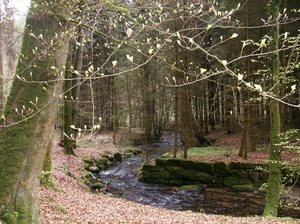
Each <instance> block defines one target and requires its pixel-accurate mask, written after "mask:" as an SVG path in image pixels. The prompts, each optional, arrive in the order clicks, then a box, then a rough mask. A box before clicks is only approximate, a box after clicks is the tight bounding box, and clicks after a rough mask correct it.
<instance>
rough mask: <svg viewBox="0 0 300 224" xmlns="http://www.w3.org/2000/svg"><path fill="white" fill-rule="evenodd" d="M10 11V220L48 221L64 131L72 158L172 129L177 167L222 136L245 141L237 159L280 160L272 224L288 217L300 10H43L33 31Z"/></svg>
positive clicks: (6, 67) (150, 6)
mask: <svg viewBox="0 0 300 224" xmlns="http://www.w3.org/2000/svg"><path fill="white" fill-rule="evenodd" d="M10 2H11V0H2V1H1V3H0V4H1V5H0V7H1V8H0V13H1V14H0V16H1V17H0V20H1V24H0V42H1V43H0V49H1V51H0V52H1V56H0V74H1V76H0V86H1V92H0V112H1V122H0V130H1V132H0V220H3V223H41V221H40V214H39V212H37V211H39V206H40V205H39V196H38V195H39V189H40V185H41V183H40V182H41V178H42V174H43V177H45V173H46V174H47V175H46V176H47V178H48V181H50V182H52V181H53V179H54V178H53V176H52V171H51V164H52V162H53V161H52V147H53V138H54V134H55V133H56V132H57V130H60V139H61V144H62V145H63V149H61V150H62V151H63V152H64V154H65V155H68V156H76V154H77V153H76V142H77V139H80V137H82V136H84V135H95V136H97V135H102V134H104V133H110V134H111V138H112V140H111V141H112V143H113V144H114V145H116V146H123V145H126V144H127V143H128V142H127V141H126V137H125V139H124V138H118V134H120V132H121V133H126V134H125V136H129V135H130V133H135V132H137V131H139V132H140V133H142V139H141V141H140V142H135V144H145V145H146V146H147V144H151V143H155V142H158V141H159V140H160V139H161V138H162V136H163V133H164V132H166V131H169V132H172V133H174V146H173V148H172V157H173V158H177V157H178V153H179V151H180V150H181V148H180V147H181V146H180V145H179V143H178V142H181V143H182V144H183V149H182V150H183V158H185V159H186V158H187V157H188V153H189V149H191V148H193V147H207V146H211V145H213V143H214V142H212V141H211V139H208V138H207V137H206V136H207V135H208V134H209V133H210V132H212V131H214V130H217V129H222V130H225V132H224V135H229V134H231V133H241V144H240V145H239V146H238V156H239V157H240V158H242V159H244V160H247V159H248V155H249V153H251V152H255V151H256V150H257V148H258V147H259V146H261V144H263V145H266V146H267V148H268V149H269V151H268V154H269V158H268V170H269V175H268V180H267V188H266V196H265V207H264V211H263V214H262V216H263V217H276V216H278V205H279V203H280V196H281V192H282V187H283V184H282V179H283V177H282V172H281V170H282V167H284V165H285V164H284V162H283V161H282V160H281V157H282V154H284V153H295V154H296V153H299V132H298V128H299V125H300V110H299V105H300V102H299V100H300V98H299V97H300V89H299V84H300V80H299V74H300V69H299V68H300V60H299V56H300V55H299V54H300V40H299V39H300V32H299V24H300V23H299V20H300V16H299V15H300V2H299V1H295V0H260V1H258V0H251V1H249V0H246V1H245V0H230V1H228V0H219V1H215V0H180V1H173V0H161V1H148V0H135V1H134V0H130V1H126V0H125V1H123V0H111V1H108V0H101V1H94V0H61V1H50V0H32V1H31V4H30V7H29V11H28V14H27V16H26V20H25V18H24V20H25V22H24V23H25V25H24V28H23V25H19V26H21V27H22V28H20V27H17V26H18V24H16V19H15V17H16V16H15V9H14V8H12V7H11V6H10ZM146 148H147V147H146ZM293 159H294V160H295V161H297V160H298V165H299V157H298V156H296V157H295V158H293ZM296 175H298V176H299V170H298V171H297V172H296ZM296 179H298V177H297V178H296ZM15 214H18V215H17V216H16V215H15ZM0 223H1V222H0ZM92 223H93V222H92ZM123 223H124V222H123Z"/></svg>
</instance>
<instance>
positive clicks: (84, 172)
mask: <svg viewBox="0 0 300 224" xmlns="http://www.w3.org/2000/svg"><path fill="white" fill-rule="evenodd" d="M82 176H83V178H89V177H90V172H89V171H88V170H83V171H82Z"/></svg>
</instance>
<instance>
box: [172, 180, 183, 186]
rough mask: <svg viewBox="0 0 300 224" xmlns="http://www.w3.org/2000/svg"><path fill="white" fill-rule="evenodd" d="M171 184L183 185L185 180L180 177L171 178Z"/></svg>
mask: <svg viewBox="0 0 300 224" xmlns="http://www.w3.org/2000/svg"><path fill="white" fill-rule="evenodd" d="M169 184H171V185H175V186H181V185H183V181H182V180H179V179H171V180H170V181H169Z"/></svg>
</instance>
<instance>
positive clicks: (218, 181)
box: [212, 174, 223, 186]
mask: <svg viewBox="0 0 300 224" xmlns="http://www.w3.org/2000/svg"><path fill="white" fill-rule="evenodd" d="M212 177H213V179H212V183H213V184H218V185H220V184H221V185H222V186H223V179H222V177H221V175H220V174H215V175H213V176H212Z"/></svg>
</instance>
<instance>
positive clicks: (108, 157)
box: [102, 154, 114, 161]
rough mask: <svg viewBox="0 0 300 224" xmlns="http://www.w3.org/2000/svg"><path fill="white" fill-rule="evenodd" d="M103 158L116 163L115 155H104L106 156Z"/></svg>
mask: <svg viewBox="0 0 300 224" xmlns="http://www.w3.org/2000/svg"><path fill="white" fill-rule="evenodd" d="M102 157H103V158H105V159H107V160H108V161H114V156H113V155H108V154H104V155H102Z"/></svg>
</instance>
